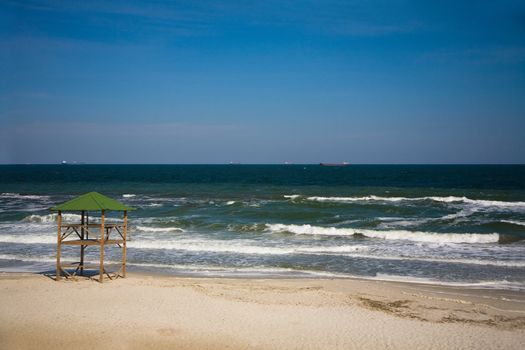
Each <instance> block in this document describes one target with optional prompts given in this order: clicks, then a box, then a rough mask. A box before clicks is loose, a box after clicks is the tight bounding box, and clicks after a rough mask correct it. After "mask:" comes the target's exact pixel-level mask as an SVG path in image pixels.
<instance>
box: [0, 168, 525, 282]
mask: <svg viewBox="0 0 525 350" xmlns="http://www.w3.org/2000/svg"><path fill="white" fill-rule="evenodd" d="M88 191H99V192H101V193H104V194H106V195H108V196H111V197H114V198H116V199H119V200H121V201H122V202H124V203H126V204H129V205H131V206H134V207H136V208H137V210H136V211H134V212H132V213H131V217H130V225H131V233H130V235H131V241H130V242H129V245H128V247H129V249H128V263H129V265H130V269H131V270H146V271H156V272H164V273H172V274H179V275H180V274H190V275H195V274H196V275H213V276H265V277H281V276H287V277H342V278H344V277H363V278H371V279H383V280H407V281H416V282H423V283H425V282H438V283H444V284H457V285H471V286H480V287H487V288H511V289H524V288H525V254H524V253H525V240H524V239H525V166H482V165H460V166H445V165H435V166H434V165H433V166H423V165H421V166H401V165H399V166H398V165H351V166H348V167H321V166H319V165H67V166H63V165H14V166H0V268H1V269H3V270H6V271H13V270H14V271H20V270H28V271H46V270H51V269H52V268H53V259H54V254H55V239H56V237H55V234H56V233H55V230H56V224H55V217H54V216H53V215H52V214H50V212H49V208H50V207H51V206H53V205H54V204H57V203H61V202H63V201H66V200H68V199H70V198H72V197H73V196H75V195H78V194H82V193H84V192H88ZM67 219H68V220H76V219H77V217H76V216H74V215H69V216H67ZM73 253H74V252H73V251H68V250H67V249H66V251H65V255H66V256H67V255H68V254H69V255H70V256H71V260H75V259H74V258H73V257H74V255H73ZM116 253H118V250H112V249H108V250H107V254H108V255H109V259H110V260H115V261H116V260H118V259H119V256H118V255H116ZM96 256H97V255H96V252H95V251H94V252H92V253H88V260H89V259H92V260H96Z"/></svg>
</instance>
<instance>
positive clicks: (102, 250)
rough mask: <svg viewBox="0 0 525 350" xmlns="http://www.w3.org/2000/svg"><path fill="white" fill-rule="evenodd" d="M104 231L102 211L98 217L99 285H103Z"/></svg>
mask: <svg viewBox="0 0 525 350" xmlns="http://www.w3.org/2000/svg"><path fill="white" fill-rule="evenodd" d="M105 239H106V237H105V229H104V210H102V215H101V216H100V283H104V241H105Z"/></svg>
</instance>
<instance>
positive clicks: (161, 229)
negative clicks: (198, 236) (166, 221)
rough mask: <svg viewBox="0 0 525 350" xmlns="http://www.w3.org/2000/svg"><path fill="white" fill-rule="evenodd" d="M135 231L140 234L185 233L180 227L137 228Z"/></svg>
mask: <svg viewBox="0 0 525 350" xmlns="http://www.w3.org/2000/svg"><path fill="white" fill-rule="evenodd" d="M135 229H136V230H137V231H139V232H185V231H184V230H183V229H181V228H178V227H148V226H136V227H135Z"/></svg>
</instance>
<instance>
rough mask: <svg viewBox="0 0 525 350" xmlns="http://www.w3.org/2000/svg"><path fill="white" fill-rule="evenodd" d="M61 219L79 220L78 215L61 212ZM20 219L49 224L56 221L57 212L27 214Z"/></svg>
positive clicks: (67, 220) (68, 220)
mask: <svg viewBox="0 0 525 350" xmlns="http://www.w3.org/2000/svg"><path fill="white" fill-rule="evenodd" d="M62 220H64V221H66V222H73V221H80V215H78V214H69V213H63V214H62ZM22 221H25V222H32V223H39V224H51V223H55V222H56V221H57V214H47V215H29V216H26V217H25V218H24V219H23V220H22Z"/></svg>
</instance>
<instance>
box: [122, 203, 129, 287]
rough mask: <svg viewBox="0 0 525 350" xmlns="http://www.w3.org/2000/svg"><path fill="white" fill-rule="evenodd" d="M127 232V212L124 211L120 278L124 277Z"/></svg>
mask: <svg viewBox="0 0 525 350" xmlns="http://www.w3.org/2000/svg"><path fill="white" fill-rule="evenodd" d="M127 231H128V211H127V210H124V232H123V236H124V243H122V277H126V233H127Z"/></svg>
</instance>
